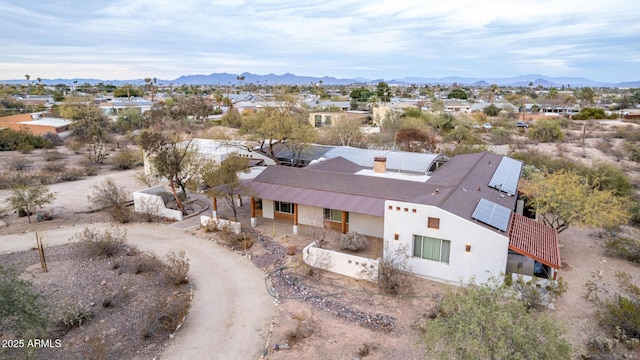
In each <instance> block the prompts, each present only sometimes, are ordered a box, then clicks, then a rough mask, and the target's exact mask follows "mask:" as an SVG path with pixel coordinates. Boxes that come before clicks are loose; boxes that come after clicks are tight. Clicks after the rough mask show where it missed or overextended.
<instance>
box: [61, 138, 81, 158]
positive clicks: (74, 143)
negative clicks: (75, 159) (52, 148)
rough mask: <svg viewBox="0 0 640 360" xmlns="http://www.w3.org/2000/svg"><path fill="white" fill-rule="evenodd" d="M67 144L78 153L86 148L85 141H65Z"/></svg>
mask: <svg viewBox="0 0 640 360" xmlns="http://www.w3.org/2000/svg"><path fill="white" fill-rule="evenodd" d="M65 146H66V147H67V148H68V149H69V150H71V151H73V153H74V154H76V155H78V154H82V152H83V149H84V143H82V142H80V141H69V142H65Z"/></svg>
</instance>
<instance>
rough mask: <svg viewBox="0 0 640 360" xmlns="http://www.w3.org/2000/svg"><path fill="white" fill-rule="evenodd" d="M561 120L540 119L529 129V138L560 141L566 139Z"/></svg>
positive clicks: (540, 140)
mask: <svg viewBox="0 0 640 360" xmlns="http://www.w3.org/2000/svg"><path fill="white" fill-rule="evenodd" d="M564 136H565V134H564V132H563V131H562V127H561V125H560V122H559V121H555V120H540V121H538V122H537V123H536V124H535V126H532V127H531V129H530V130H529V138H530V139H531V140H535V141H539V142H559V141H562V140H563V139H564Z"/></svg>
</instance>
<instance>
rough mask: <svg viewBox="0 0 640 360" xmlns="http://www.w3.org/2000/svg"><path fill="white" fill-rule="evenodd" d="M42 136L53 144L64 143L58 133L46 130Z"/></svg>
mask: <svg viewBox="0 0 640 360" xmlns="http://www.w3.org/2000/svg"><path fill="white" fill-rule="evenodd" d="M42 137H43V138H45V139H46V140H48V141H50V142H51V144H52V145H53V146H61V145H64V140H62V138H61V137H60V135H58V134H54V133H50V132H48V133H46V134H44V135H42Z"/></svg>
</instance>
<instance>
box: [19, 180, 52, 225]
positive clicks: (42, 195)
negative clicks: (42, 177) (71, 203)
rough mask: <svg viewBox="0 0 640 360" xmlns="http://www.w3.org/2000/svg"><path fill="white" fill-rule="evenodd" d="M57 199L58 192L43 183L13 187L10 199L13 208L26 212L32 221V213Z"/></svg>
mask: <svg viewBox="0 0 640 360" xmlns="http://www.w3.org/2000/svg"><path fill="white" fill-rule="evenodd" d="M55 199H56V193H52V192H49V189H48V188H46V187H45V186H43V185H37V186H31V187H26V186H20V187H18V188H16V189H13V190H12V192H11V195H10V196H9V199H8V201H9V206H10V207H11V208H12V209H14V210H16V211H18V212H24V213H25V214H26V215H27V219H28V220H29V223H31V214H32V213H33V212H34V211H36V210H37V209H38V208H41V207H42V206H43V205H45V204H51V203H52V202H53V200H55Z"/></svg>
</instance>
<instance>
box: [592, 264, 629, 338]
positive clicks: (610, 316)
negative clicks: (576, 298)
mask: <svg viewBox="0 0 640 360" xmlns="http://www.w3.org/2000/svg"><path fill="white" fill-rule="evenodd" d="M616 278H617V282H618V290H616V291H611V289H609V288H608V285H607V284H602V283H601V277H600V276H599V275H594V278H593V279H592V280H589V281H587V283H586V284H585V287H586V290H587V291H586V293H585V295H584V298H585V299H586V300H588V301H591V302H592V303H593V304H594V305H596V307H597V311H596V319H597V320H598V322H599V324H600V325H601V326H602V328H603V329H604V330H605V331H606V332H607V334H608V335H609V336H612V337H614V338H615V339H616V340H618V341H620V342H623V343H625V344H626V345H627V346H630V347H635V346H637V345H638V343H639V342H640V287H639V286H638V285H635V284H634V282H633V279H632V277H631V276H630V275H629V274H627V273H625V272H618V273H616Z"/></svg>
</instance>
